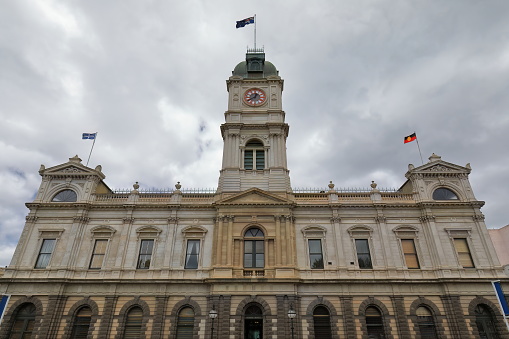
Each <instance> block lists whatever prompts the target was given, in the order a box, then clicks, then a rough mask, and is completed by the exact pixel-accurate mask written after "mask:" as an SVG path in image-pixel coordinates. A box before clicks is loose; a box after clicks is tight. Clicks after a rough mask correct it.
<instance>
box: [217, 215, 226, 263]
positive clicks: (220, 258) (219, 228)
mask: <svg viewBox="0 0 509 339" xmlns="http://www.w3.org/2000/svg"><path fill="white" fill-rule="evenodd" d="M223 219H224V217H223V216H219V217H217V232H216V233H217V235H216V265H222V264H223V242H222V241H223Z"/></svg>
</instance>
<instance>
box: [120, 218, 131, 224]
mask: <svg viewBox="0 0 509 339" xmlns="http://www.w3.org/2000/svg"><path fill="white" fill-rule="evenodd" d="M122 221H123V222H124V224H132V223H134V218H123V219H122Z"/></svg>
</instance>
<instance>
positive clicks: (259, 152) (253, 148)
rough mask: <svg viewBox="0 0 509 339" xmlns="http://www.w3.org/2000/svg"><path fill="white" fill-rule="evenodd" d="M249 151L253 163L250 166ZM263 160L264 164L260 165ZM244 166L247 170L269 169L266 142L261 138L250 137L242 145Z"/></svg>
mask: <svg viewBox="0 0 509 339" xmlns="http://www.w3.org/2000/svg"><path fill="white" fill-rule="evenodd" d="M247 152H250V153H251V154H252V156H251V157H250V159H251V163H250V165H249V166H250V168H248V163H247V161H246V160H247V157H248V156H247ZM262 162H263V166H260V167H259V166H258V165H259V164H260V163H262ZM242 168H243V169H245V170H247V171H263V170H265V169H267V148H266V146H265V145H264V143H263V142H262V141H261V140H259V139H250V140H248V141H247V142H246V144H245V146H243V147H242Z"/></svg>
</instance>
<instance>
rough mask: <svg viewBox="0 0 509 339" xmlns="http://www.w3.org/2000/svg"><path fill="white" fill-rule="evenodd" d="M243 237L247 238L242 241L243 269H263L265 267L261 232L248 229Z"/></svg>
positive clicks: (256, 229) (263, 241)
mask: <svg viewBox="0 0 509 339" xmlns="http://www.w3.org/2000/svg"><path fill="white" fill-rule="evenodd" d="M244 237H245V238H247V239H246V240H244V267H247V268H263V267H264V266H265V246H264V244H265V240H264V239H263V237H264V234H263V232H262V231H261V230H260V229H259V228H250V229H248V230H247V232H246V233H245V234H244ZM251 238H255V239H251ZM256 238H258V239H256Z"/></svg>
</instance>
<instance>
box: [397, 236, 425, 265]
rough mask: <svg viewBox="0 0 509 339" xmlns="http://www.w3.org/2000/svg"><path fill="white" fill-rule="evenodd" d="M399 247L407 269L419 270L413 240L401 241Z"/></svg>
mask: <svg viewBox="0 0 509 339" xmlns="http://www.w3.org/2000/svg"><path fill="white" fill-rule="evenodd" d="M401 247H402V248H403V255H404V256H405V264H406V267H407V268H420V266H419V260H418V258H417V250H416V249H415V242H414V239H401Z"/></svg>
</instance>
